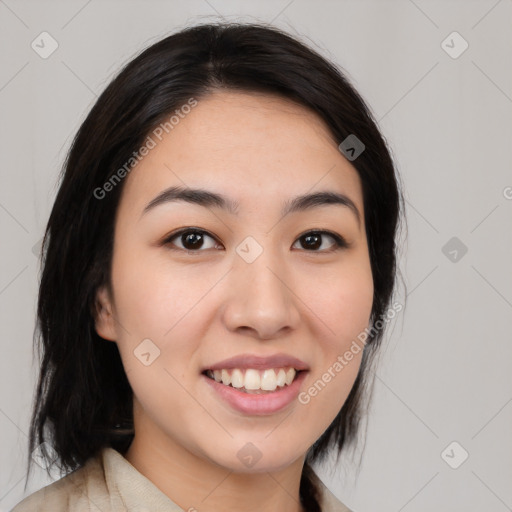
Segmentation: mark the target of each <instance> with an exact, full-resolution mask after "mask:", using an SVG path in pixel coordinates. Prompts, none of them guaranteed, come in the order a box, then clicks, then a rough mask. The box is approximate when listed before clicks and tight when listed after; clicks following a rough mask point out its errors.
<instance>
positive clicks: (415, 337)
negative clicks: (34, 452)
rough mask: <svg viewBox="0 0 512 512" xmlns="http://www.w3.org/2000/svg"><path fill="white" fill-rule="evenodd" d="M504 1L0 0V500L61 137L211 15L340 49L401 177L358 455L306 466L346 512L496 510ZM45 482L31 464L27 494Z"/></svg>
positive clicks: (14, 436)
mask: <svg viewBox="0 0 512 512" xmlns="http://www.w3.org/2000/svg"><path fill="white" fill-rule="evenodd" d="M511 12H512V1H511V0H498V1H496V0H489V1H487V0H486V1H483V0H482V1H467V0H466V1H446V0H445V1H426V0H414V1H413V0H404V1H401V0H400V1H398V0H397V1H326V0H324V1H315V2H312V1H305V0H291V1H290V0H283V1H273V2H271V1H262V2H255V1H252V2H241V1H238V2H235V1H228V0H208V1H206V0H195V1H190V2H187V3H185V2H178V1H173V0H171V1H165V2H158V1H151V2H142V1H125V2H114V1H103V2H100V1H99V0H92V1H84V0H79V1H67V2H63V1H62V2H42V1H40V2H36V1H35V0H34V1H32V2H29V1H19V0H18V1H15V0H0V39H1V48H2V55H1V66H0V112H1V120H2V122H1V133H0V150H1V153H0V154H1V155H2V165H1V166H0V169H1V170H0V175H1V180H2V182H1V183H2V186H1V188H0V227H1V236H2V244H1V247H2V249H1V256H0V258H1V259H0V315H1V317H0V325H1V328H2V342H1V343H2V345H1V347H2V357H1V358H0V379H1V386H0V433H1V436H0V452H1V461H2V462H1V466H0V512H2V511H6V510H9V509H10V508H11V507H12V506H13V505H14V504H15V503H17V502H18V501H19V500H20V499H21V498H22V497H23V495H24V493H23V482H24V474H23V472H24V462H25V456H26V450H27V446H26V445H27V433H28V420H29V415H30V406H31V401H32V392H33V389H34V385H35V378H36V374H37V369H36V367H35V365H34V364H33V360H32V348H31V347H32V333H33V328H34V312H35V304H36V294H37V279H38V261H37V258H36V256H35V255H34V250H37V247H38V243H39V241H40V239H41V237H42V234H43V230H44V227H45V223H46V221H47V218H48V215H49V212H50V208H51V205H52V201H53V198H54V196H55V193H56V187H57V175H58V172H59V169H60V166H61V164H62V162H63V159H64V156H65V152H66V150H67V149H68V147H69V144H70V142H71V138H72V136H73V135H74V133H75V132H76V130H77V128H78V127H79V125H80V123H81V121H82V120H83V119H84V116H85V114H86V113H87V112H88V111H89V109H90V108H91V106H92V105H93V103H94V101H95V99H96V97H97V96H98V95H99V94H100V93H101V91H102V90H103V89H104V87H105V86H106V84H107V83H108V82H109V80H110V79H111V78H112V77H113V75H114V74H115V73H116V71H117V70H118V69H119V68H120V66H121V64H123V63H125V62H126V61H127V60H129V59H130V57H131V56H133V55H134V54H135V53H136V52H138V51H140V50H141V49H142V48H143V47H145V46H147V45H148V44H150V43H152V42H154V41H156V40H158V39H160V38H161V37H163V36H165V35H167V34H169V33H171V32H175V31H177V30H179V29H181V28H183V27H185V26H187V25H189V24H197V23H199V22H204V21H210V20H216V19H218V18H219V17H224V18H226V19H229V20H244V21H251V20H252V21H256V20H264V21H272V22H273V23H274V24H275V25H277V26H280V27H283V28H285V29H287V30H289V31H290V32H292V33H294V34H301V35H302V36H303V40H304V41H305V42H306V43H309V44H311V45H313V46H314V47H315V48H316V49H317V50H318V51H320V52H321V53H322V54H324V55H325V56H327V57H328V58H331V59H333V60H335V61H336V62H337V63H338V64H339V65H341V66H342V67H343V68H344V69H345V70H346V71H347V73H348V76H349V78H350V79H351V80H352V81H353V83H354V84H355V86H356V87H357V88H358V90H359V91H360V92H361V93H362V95H363V96H364V98H365V99H366V100H367V101H368V102H369V104H370V106H371V108H372V109H373V112H374V113H375V116H376V118H377V119H378V121H379V125H380V127H381V129H382V131H383V133H384V135H385V136H386V138H387V139H388V140H389V143H390V145H391V148H392V150H393V153H394V155H395V158H396V161H397V165H398V168H399V170H400V172H401V175H402V178H403V181H404V188H405V197H406V207H407V217H408V240H407V243H406V244H405V243H404V245H403V250H402V257H401V264H400V265H401V270H402V273H403V276H404V279H405V282H406V284H407V306H406V309H405V311H403V312H402V313H401V314H400V316H399V317H398V320H397V321H396V323H395V324H394V328H393V329H392V331H390V332H389V333H388V336H387V349H386V350H385V351H384V353H383V355H382V358H381V363H380V366H379V368H378V370H377V378H376V385H375V395H374V401H373V405H372V408H371V412H370V417H369V424H368V432H367V442H366V449H365V451H364V454H363V458H362V465H361V471H360V473H359V474H357V472H356V470H355V468H354V467H353V466H351V465H350V463H349V462H348V461H346V462H345V463H344V464H343V465H342V466H340V467H338V468H330V467H323V468H320V472H321V475H322V476H323V478H324V481H325V482H326V483H327V485H328V486H329V487H330V488H331V489H332V490H333V492H334V493H335V494H336V495H337V496H338V497H339V498H340V499H342V500H343V501H344V502H345V503H346V504H347V505H348V506H349V507H351V508H352V509H353V510H354V511H355V512H365V511H368V512H374V511H377V510H378V511H379V512H391V511H397V512H398V511H402V510H403V511H405V512H408V511H417V512H423V511H425V512H426V511H432V510H442V511H448V510H450V511H465V512H472V511H480V510H485V511H487V512H493V511H496V512H501V511H506V510H512V486H511V485H510V482H512V463H511V461H512V457H511V455H512V439H511V436H510V433H511V428H510V427H511V420H512V403H511V402H512V385H511V380H512V378H511V372H510V362H511V361H512V358H511V355H512V344H511V343H510V341H511V336H510V332H511V328H512V315H511V313H512V272H511V267H510V260H511V258H510V256H511V254H512V250H511V249H512V229H511V228H512V226H511V224H512V222H511V219H512V217H511V211H512V199H511V198H512V188H511V187H512V174H511V172H510V169H511V151H510V148H511V131H512V130H511V128H512V126H511V125H512V122H511V121H512V117H511V110H512V109H511V104H512V99H511V96H512V93H511V84H512V76H511V75H512V68H511V62H512V59H511V54H512V51H511V50H512V41H511V39H512V37H511V36H512V31H511V25H510V22H511ZM43 31H47V32H49V33H50V34H51V36H52V37H53V38H54V39H55V40H56V41H57V43H58V45H59V46H58V48H57V50H56V51H55V52H54V53H53V54H52V55H50V56H49V57H48V58H46V59H43V58H41V57H40V55H39V54H38V53H36V52H35V51H34V50H33V49H32V47H31V43H32V41H34V40H35V41H36V43H37V41H40V38H39V34H40V33H41V32H43ZM454 31H456V32H458V33H459V34H460V35H461V36H462V38H463V39H464V40H465V41H467V43H468V44H469V47H468V48H467V50H466V51H464V52H463V53H462V54H461V55H459V56H457V58H453V55H455V53H458V52H459V51H460V50H461V49H462V48H463V46H462V44H463V41H462V40H461V39H458V36H450V37H449V38H448V39H447V40H446V42H445V43H443V41H444V40H445V39H446V38H447V37H448V36H449V35H450V34H451V33H452V32H454ZM454 37H455V38H454ZM39 44H40V45H41V43H39ZM450 47H451V48H450ZM45 48H49V44H48V40H47V41H46V44H45ZM449 52H451V53H452V56H450V55H449ZM452 237H457V240H455V241H454V242H452V244H454V245H453V246H451V245H449V246H448V247H447V248H445V249H444V252H443V247H445V244H447V242H448V241H449V240H450V239H451V238H452ZM462 244H464V246H465V247H467V253H466V254H464V255H463V251H462V249H463V245H462ZM34 247H35V248H36V249H34ZM454 250H455V251H456V252H453V251H454ZM405 293H406V292H405V291H404V289H403V288H402V290H401V291H400V290H399V294H398V295H397V297H398V300H400V301H403V300H404V295H405ZM400 294H401V296H400ZM506 434H507V435H506ZM454 441H455V442H456V443H457V444H456V445H451V446H450V447H449V445H450V444H451V443H452V442H454ZM447 447H449V448H448V449H447ZM463 450H465V451H466V452H467V453H468V454H469V457H468V458H467V460H465V461H464V462H463V463H462V464H461V462H462V460H463V457H462V455H463V453H464V452H463ZM448 463H450V464H451V466H457V465H458V464H460V466H459V467H458V468H457V469H454V468H453V467H451V466H450V465H449V464H448ZM50 482H51V479H49V478H47V477H46V475H45V473H44V472H43V470H42V469H39V468H38V467H36V474H35V477H34V478H33V479H32V480H31V482H30V486H29V489H28V492H33V491H34V490H36V489H37V488H39V487H41V486H43V485H46V484H47V483H50Z"/></svg>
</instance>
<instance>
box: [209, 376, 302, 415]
mask: <svg viewBox="0 0 512 512" xmlns="http://www.w3.org/2000/svg"><path fill="white" fill-rule="evenodd" d="M306 373H307V372H306V371H301V372H300V373H299V374H298V375H297V377H296V378H295V380H294V381H293V382H292V383H291V384H290V385H289V386H284V387H283V388H281V389H278V390H276V391H273V392H272V393H264V394H261V395H256V394H250V393H244V392H243V391H239V390H238V389H236V388H233V387H231V386H226V385H225V384H221V383H219V382H217V381H215V380H213V379H210V378H209V377H207V376H206V375H202V377H203V378H204V379H206V381H207V383H208V384H209V385H210V386H211V387H212V389H213V390H214V391H215V392H216V393H218V395H219V396H220V397H221V398H222V399H223V400H225V401H226V402H227V403H228V404H229V405H230V406H231V407H233V409H236V410H237V411H239V412H242V413H244V414H253V415H260V416H263V415H267V414H273V413H276V412H278V411H281V410H282V409H284V408H285V407H286V406H287V405H289V404H290V403H291V402H293V401H294V400H295V399H296V398H297V396H298V394H299V391H300V386H301V384H302V381H303V380H304V379H305V377H306Z"/></svg>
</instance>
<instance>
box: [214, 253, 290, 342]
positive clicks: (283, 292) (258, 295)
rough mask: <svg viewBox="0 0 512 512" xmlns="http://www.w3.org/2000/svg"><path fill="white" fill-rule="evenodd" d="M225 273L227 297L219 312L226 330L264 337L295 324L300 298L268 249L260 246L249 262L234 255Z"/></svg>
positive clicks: (277, 260)
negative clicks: (261, 249)
mask: <svg viewBox="0 0 512 512" xmlns="http://www.w3.org/2000/svg"><path fill="white" fill-rule="evenodd" d="M228 276H229V282H228V283H226V286H227V289H229V298H228V299H227V302H226V303H225V304H224V308H223V314H222V317H223V322H224V325H225V326H226V328H227V329H228V330H230V331H231V332H236V331H238V332H239V333H248V334H250V335H251V336H253V337H255V338H259V339H264V340H268V339H271V338H276V337H279V336H281V335H283V333H285V332H288V331H292V330H294V329H296V328H297V326H298V324H299V321H300V311H299V309H298V304H299V303H300V300H299V298H298V296H297V295H296V292H295V291H294V290H293V283H292V282H291V272H290V269H289V268H288V269H287V268H286V263H285V262H283V261H282V260H281V261H280V260H279V257H278V256H277V255H275V254H272V251H270V250H269V249H266V250H264V251H263V252H262V254H261V255H260V256H259V257H258V258H257V259H256V260H255V261H253V262H252V263H247V262H246V261H244V259H243V258H240V257H238V256H237V257H236V259H235V262H234V263H233V268H232V270H231V272H229V274H228Z"/></svg>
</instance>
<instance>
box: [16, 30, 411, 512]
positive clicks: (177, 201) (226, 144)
mask: <svg viewBox="0 0 512 512" xmlns="http://www.w3.org/2000/svg"><path fill="white" fill-rule="evenodd" d="M400 212H401V194H400V190H399V186H398V178H397V174H396V171H395V168H394V165H393V162H392V158H391V156H390V153H389V151H388V149H387V147H386V144H385V141H384V139H383V137H382V136H381V134H380V133H379V130H378V128H377V126H376V124H375V122H374V121H373V119H372V116H371V114H370V112H369V110H368V108H367V107H366V105H365V103H364V102H363V100H362V99H361V97H360V96H359V95H358V93H357V92H356V91H355V90H354V88H353V87H352V86H351V85H350V84H349V83H348V81H347V80H346V78H344V76H343V75H342V74H341V72H340V71H339V70H338V69H337V68H336V67H335V66H334V65H333V64H331V63H329V62H327V61H326V60H325V59H324V58H322V57H321V56H320V55H318V54H317V53H315V52H314V51H312V50H311V49H309V48H307V47H306V46H304V45H303V44H302V43H300V42H299V41H297V40H296V39H294V38H292V37H291V36H289V35H287V34H285V33H283V32H281V31H279V30H277V29H275V28H271V27H267V26H263V25H257V24H216V25H201V26H196V27H194V28H189V29H186V30H183V31H181V32H179V33H177V34H174V35H171V36H170V37H167V38H165V39H163V40H162V41H160V42H158V43H156V44H154V45H153V46H151V47H150V48H148V49H146V50H145V51H144V52H143V53H142V54H141V55H139V56H138V57H136V58H135V59H134V60H133V61H131V62H130V63H129V64H128V65H127V66H126V67H125V68H124V69H123V70H122V71H121V72H120V73H119V75H118V76H117V77H116V78H115V79H114V80H113V81H112V83H111V84H110V85H109V86H108V87H107V89H106V90H105V91H104V93H103V94H102V95H101V96H100V98H99V99H98V101H97V102H96V104H95V105H94V107H93V108H92V110H91V112H90V114H89V115H88V117H87V118H86V120H85V121H84V123H83V124H82V126H81V127H80V129H79V131H78V133H77V135H76V137H75V139H74V142H73V144H72V147H71V150H70V152H69V155H68V158H67V160H66V163H65V168H64V173H63V178H62V183H61V185H60V189H59V192H58V195H57V197H56V200H55V204H54V207H53V210H52V212H51V216H50V219H49V222H48V226H47V230H46V234H45V239H44V244H43V256H44V260H43V261H44V263H43V272H42V277H41V283H40V291H39V302H38V328H39V333H40V341H41V349H42V354H41V356H42V357H41V374H40V380H39V384H38V389H37V395H36V397H35V406H34V413H33V418H32V424H31V435H30V446H29V452H30V454H32V453H33V452H34V451H37V452H38V453H39V454H40V455H41V456H42V457H43V458H46V460H47V463H48V466H50V464H52V463H55V464H56V465H57V466H58V467H59V468H60V470H61V472H62V473H63V475H64V474H65V473H68V474H66V475H65V476H64V478H61V479H60V480H58V481H57V482H54V483H53V484H51V485H49V486H47V487H45V488H43V489H41V490H39V491H37V492H35V493H34V494H32V495H31V496H29V497H27V498H25V500H23V501H22V502H21V503H20V504H18V505H17V506H16V507H15V508H14V512H28V511H35V510H52V512H59V511H68V510H69V511H79V510H80V511H82V510H91V511H92V510H98V511H102V512H110V511H124V510H130V511H139V512H140V511H143V510H146V511H162V512H164V511H169V512H170V511H178V510H181V509H183V510H190V511H192V510H197V511H203V510H204V511H206V510H208V511H209V512H216V511H224V512H225V511H231V510H233V511H234V510H237V511H249V510H265V511H266V512H273V511H280V512H285V511H289V512H299V511H308V512H310V511H320V510H321V511H324V512H325V511H335V510H338V511H347V510H348V508H347V507H346V506H345V505H343V504H342V503H341V502H340V501H339V500H337V499H336V498H335V497H334V495H333V494H332V493H331V492H329V490H328V489H327V488H326V487H325V486H324V485H323V483H322V482H321V481H320V480H319V479H318V477H317V476H316V474H315V472H314V471H313V469H312V464H313V462H315V461H320V460H322V458H323V457H325V455H326V454H327V453H328V451H329V450H331V449H332V450H334V451H335V452H336V453H337V454H338V456H339V454H340V453H341V451H342V449H343V451H344V452H345V451H346V449H347V447H349V446H350V445H353V444H354V441H355V440H356V434H357V431H358V427H359V425H360V421H361V419H362V417H363V412H364V406H365V403H366V399H367V395H368V396H369V394H368V393H367V391H368V390H369V388H370V383H371V374H370V373H369V372H370V365H371V363H372V361H373V359H374V357H375V354H376V353H377V349H378V347H379V344H380V341H381V339H382V334H383V330H384V327H385V324H386V321H387V319H388V318H389V317H390V316H391V315H390V312H395V311H396V309H397V307H396V305H394V306H391V297H392V292H393V289H394V284H395V276H396V254H395V250H396V248H395V237H396V233H397V226H398V223H399V220H400ZM393 315H394V313H393ZM30 467H31V466H30V459H29V464H28V471H27V475H28V473H29V472H30ZM27 478H28V476H27Z"/></svg>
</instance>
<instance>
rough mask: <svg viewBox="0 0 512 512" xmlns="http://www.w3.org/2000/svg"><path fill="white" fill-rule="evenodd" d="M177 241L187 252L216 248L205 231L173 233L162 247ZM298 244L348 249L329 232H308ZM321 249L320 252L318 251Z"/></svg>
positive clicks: (309, 248) (308, 247)
mask: <svg viewBox="0 0 512 512" xmlns="http://www.w3.org/2000/svg"><path fill="white" fill-rule="evenodd" d="M324 237H328V238H331V239H332V240H334V243H331V244H330V247H329V248H327V249H326V248H325V247H324V248H323V249H321V248H322V246H323V245H324V243H323V238H324ZM205 238H206V239H207V238H209V239H210V240H212V242H210V245H209V246H207V247H204V241H205ZM175 239H178V240H179V241H180V242H181V244H182V245H181V247H180V246H179V245H178V246H177V248H178V249H181V250H185V251H189V252H200V251H199V249H215V248H216V247H218V242H217V241H216V239H215V238H214V237H212V236H211V235H209V234H208V233H207V232H206V231H203V230H200V229H190V228H187V229H182V230H181V231H178V232H177V233H173V234H172V235H170V236H169V237H167V238H166V239H165V240H164V242H163V243H164V245H171V246H173V245H176V243H175V242H173V240H175ZM298 242H299V243H300V244H301V246H302V248H303V249H305V250H306V251H308V252H330V251H335V250H336V249H340V248H345V247H348V244H347V243H346V241H345V239H344V238H342V237H341V236H339V235H337V234H335V233H331V232H329V231H308V232H307V233H304V234H303V235H301V236H300V237H299V238H297V242H295V244H294V245H296V244H297V243H298ZM318 249H321V250H318Z"/></svg>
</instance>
